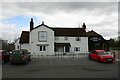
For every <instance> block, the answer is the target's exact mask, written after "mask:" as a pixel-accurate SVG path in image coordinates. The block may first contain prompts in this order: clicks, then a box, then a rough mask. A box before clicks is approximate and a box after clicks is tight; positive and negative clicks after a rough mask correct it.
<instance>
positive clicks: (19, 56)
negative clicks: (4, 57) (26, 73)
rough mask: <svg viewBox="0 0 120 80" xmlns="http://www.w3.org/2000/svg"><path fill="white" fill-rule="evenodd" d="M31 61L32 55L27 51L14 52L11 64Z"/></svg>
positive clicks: (11, 56)
mask: <svg viewBox="0 0 120 80" xmlns="http://www.w3.org/2000/svg"><path fill="white" fill-rule="evenodd" d="M30 60H31V55H30V53H29V52H28V51H27V50H26V49H21V50H14V51H12V53H11V55H10V63H11V64H14V63H25V64H27V62H28V61H30Z"/></svg>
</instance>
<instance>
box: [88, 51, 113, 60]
mask: <svg viewBox="0 0 120 80" xmlns="http://www.w3.org/2000/svg"><path fill="white" fill-rule="evenodd" d="M89 59H93V60H97V61H99V62H113V61H114V58H113V56H111V55H109V54H107V52H105V51H104V50H91V51H90V53H89Z"/></svg>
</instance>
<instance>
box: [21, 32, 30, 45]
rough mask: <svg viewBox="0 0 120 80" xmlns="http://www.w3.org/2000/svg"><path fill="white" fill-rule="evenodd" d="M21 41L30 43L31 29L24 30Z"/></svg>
mask: <svg viewBox="0 0 120 80" xmlns="http://www.w3.org/2000/svg"><path fill="white" fill-rule="evenodd" d="M19 43H21V44H22V43H29V31H22V34H21V36H20V42H19Z"/></svg>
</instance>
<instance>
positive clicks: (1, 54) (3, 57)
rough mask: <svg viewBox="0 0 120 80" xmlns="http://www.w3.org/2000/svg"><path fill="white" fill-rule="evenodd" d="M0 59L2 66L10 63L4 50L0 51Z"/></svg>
mask: <svg viewBox="0 0 120 80" xmlns="http://www.w3.org/2000/svg"><path fill="white" fill-rule="evenodd" d="M0 59H1V61H2V64H4V63H5V62H8V61H10V53H9V52H8V51H6V50H0Z"/></svg>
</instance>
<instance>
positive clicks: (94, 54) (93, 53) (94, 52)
mask: <svg viewBox="0 0 120 80" xmlns="http://www.w3.org/2000/svg"><path fill="white" fill-rule="evenodd" d="M92 58H93V59H95V60H96V59H97V52H96V51H93V52H92Z"/></svg>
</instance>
